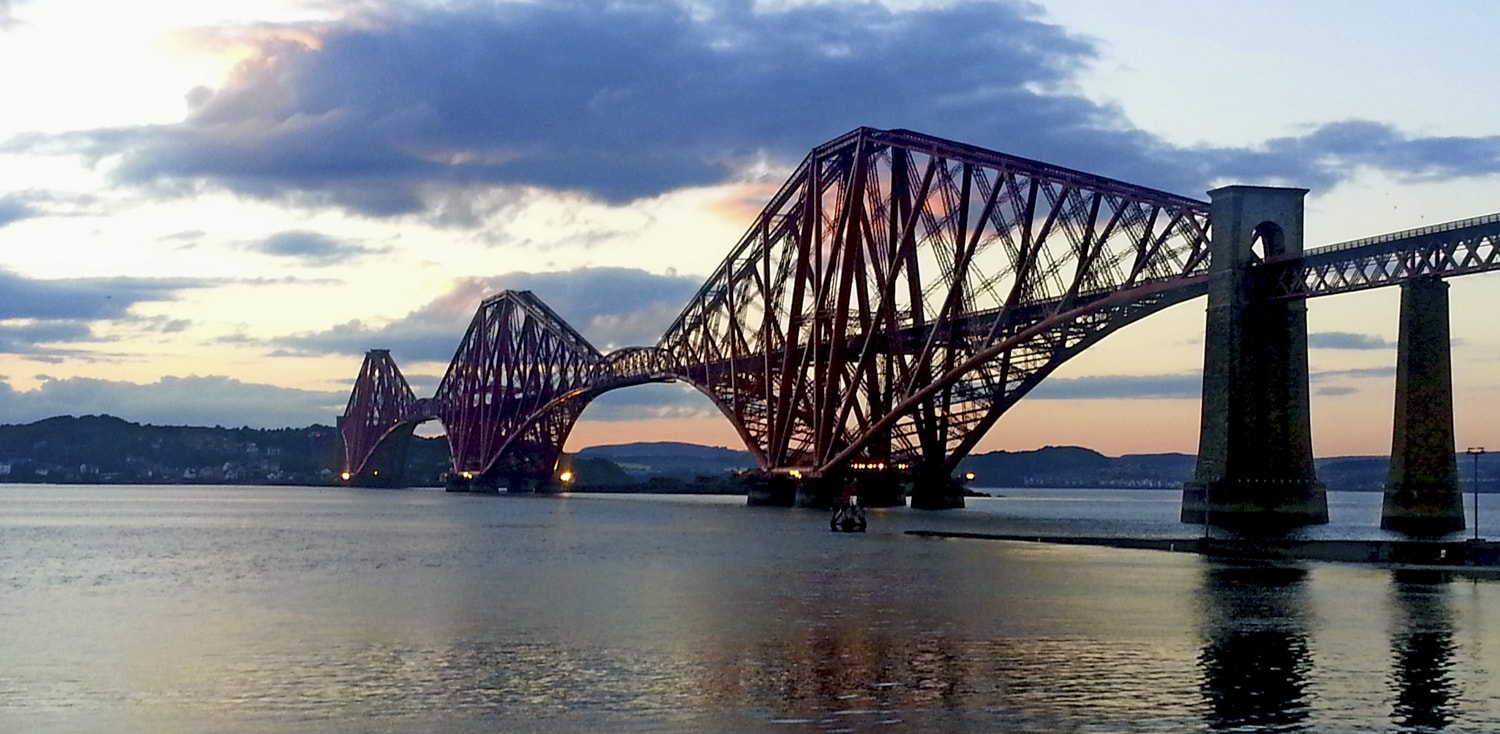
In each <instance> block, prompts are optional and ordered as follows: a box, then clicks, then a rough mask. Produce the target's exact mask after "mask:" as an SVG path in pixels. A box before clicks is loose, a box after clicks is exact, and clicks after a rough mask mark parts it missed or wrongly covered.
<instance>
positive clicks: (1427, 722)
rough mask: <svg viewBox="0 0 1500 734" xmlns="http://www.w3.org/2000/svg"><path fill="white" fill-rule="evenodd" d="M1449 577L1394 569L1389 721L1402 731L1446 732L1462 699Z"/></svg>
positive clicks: (1438, 573)
mask: <svg viewBox="0 0 1500 734" xmlns="http://www.w3.org/2000/svg"><path fill="white" fill-rule="evenodd" d="M1448 581H1449V579H1448V578H1447V576H1446V574H1444V573H1443V572H1437V571H1396V572H1395V573H1394V574H1393V578H1392V585H1391V596H1392V600H1393V604H1392V608H1393V611H1394V615H1395V620H1394V626H1393V630H1392V633H1391V665H1392V671H1391V686H1392V688H1394V691H1393V693H1394V695H1395V704H1394V706H1393V707H1392V709H1391V720H1392V721H1394V722H1395V723H1396V725H1397V727H1398V729H1397V730H1398V731H1403V732H1431V731H1440V730H1442V729H1446V728H1447V727H1448V725H1449V724H1451V723H1452V722H1453V719H1454V716H1455V714H1456V713H1457V712H1456V706H1455V700H1456V699H1457V698H1458V695H1457V691H1456V690H1455V685H1454V682H1453V677H1452V674H1451V673H1452V667H1453V653H1454V650H1455V648H1456V645H1455V644H1454V641H1453V615H1452V610H1451V609H1450V607H1449V600H1448Z"/></svg>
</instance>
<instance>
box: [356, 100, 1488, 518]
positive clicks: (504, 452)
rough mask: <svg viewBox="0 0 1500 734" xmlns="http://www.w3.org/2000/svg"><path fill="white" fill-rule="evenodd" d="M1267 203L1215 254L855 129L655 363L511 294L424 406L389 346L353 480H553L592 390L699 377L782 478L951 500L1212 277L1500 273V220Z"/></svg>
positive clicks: (1161, 225)
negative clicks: (1028, 405)
mask: <svg viewBox="0 0 1500 734" xmlns="http://www.w3.org/2000/svg"><path fill="white" fill-rule="evenodd" d="M1236 188H1237V189H1239V188H1243V189H1253V190H1255V191H1261V189H1259V188H1258V187H1236ZM1218 191H1220V192H1222V191H1225V190H1223V189H1221V190H1218ZM1264 191H1270V192H1272V193H1276V192H1281V193H1295V198H1296V201H1295V207H1294V209H1295V212H1292V213H1290V214H1289V213H1286V212H1282V211H1281V209H1277V208H1276V207H1272V211H1273V213H1272V214H1270V215H1264V213H1263V212H1260V213H1257V212H1251V213H1250V215H1251V216H1252V218H1258V217H1262V216H1266V217H1267V221H1266V222H1261V221H1259V219H1256V221H1249V220H1247V222H1246V223H1244V224H1243V225H1242V224H1241V223H1240V222H1238V221H1236V222H1235V223H1234V224H1233V226H1234V227H1235V228H1236V231H1238V229H1240V228H1241V227H1242V226H1243V228H1245V229H1246V231H1247V233H1248V234H1247V237H1246V241H1245V243H1244V244H1242V245H1235V246H1234V248H1235V249H1233V250H1232V251H1230V250H1226V251H1224V252H1220V250H1222V249H1223V248H1217V249H1216V247H1214V246H1211V244H1212V241H1213V237H1212V235H1213V232H1214V229H1213V225H1214V224H1218V223H1219V219H1220V215H1219V214H1218V213H1217V212H1218V208H1217V207H1218V206H1219V204H1218V200H1217V199H1216V200H1215V202H1214V203H1213V204H1211V203H1210V202H1204V201H1199V200H1195V199H1191V198H1187V197H1183V196H1178V195H1175V194H1171V193H1167V192H1163V191H1158V190H1154V189H1150V188H1145V187H1141V186H1136V185H1132V184H1128V183H1125V182H1121V181H1117V180H1114V179H1109V178H1105V177H1102V176H1097V175H1093V174H1089V173H1084V172H1081V171H1076V170H1070V169H1066V168H1062V167H1059V166H1054V165H1049V164H1046V163H1041V162H1038V161H1033V160H1027V159H1024V158H1018V157H1015V156H1010V155H1006V154H1003V153H999V152H995V151H992V150H986V149H982V148H978V147H974V146H971V145H965V144H962V143H957V142H953V141H948V140H943V139H939V138H935V137H932V136H928V135H923V134H920V133H916V132H911V131H906V130H875V129H870V128H860V129H856V130H854V131H851V132H849V133H847V134H845V135H843V136H841V137H839V138H837V139H834V140H832V141H829V142H827V143H825V144H823V145H820V146H818V147H817V148H815V149H814V150H812V152H811V153H809V154H808V156H807V157H806V158H805V159H804V160H803V161H802V163H801V165H800V166H799V167H798V168H797V169H796V171H795V172H794V173H793V174H792V176H791V177H790V178H789V179H788V180H787V181H786V183H785V184H784V185H783V186H782V187H781V189H780V190H779V191H778V192H777V193H776V194H775V196H773V197H772V198H771V200H770V202H769V203H768V204H767V205H766V207H765V209H764V210H763V211H762V212H761V213H760V215H759V216H758V217H757V218H756V219H755V221H754V222H753V223H752V224H751V225H750V227H749V229H748V230H747V231H746V233H745V234H744V236H743V237H742V238H741V239H740V241H739V242H738V243H737V244H736V245H735V246H734V247H733V248H732V249H731V250H730V252H729V255H728V256H727V257H726V258H725V259H724V261H723V263H722V264H721V265H720V266H719V267H718V269H717V270H715V271H714V273H713V274H712V275H710V276H709V278H708V280H707V282H705V283H704V284H703V286H702V287H701V288H700V289H699V290H698V292H697V294H696V295H695V296H694V297H693V298H692V300H691V301H690V302H689V303H688V304H687V305H686V307H685V308H684V309H683V311H682V313H681V314H680V315H679V316H678V317H677V319H676V320H675V321H674V322H673V323H672V324H671V326H669V327H668V328H667V330H666V332H665V333H664V334H663V335H662V337H661V339H660V340H659V341H658V342H657V344H656V345H655V346H654V347H638V348H631V349H625V350H621V351H618V352H615V353H612V354H608V355H605V354H601V353H600V352H599V351H598V350H596V349H595V348H594V347H593V346H592V345H590V344H589V343H588V341H587V340H585V339H584V338H583V337H582V336H581V335H579V334H578V333H577V332H576V331H575V330H574V329H572V328H571V327H570V326H568V324H567V323H566V322H565V321H564V320H563V319H562V318H560V317H559V316H558V315H557V314H556V313H554V312H552V311H551V309H549V308H547V306H546V305H545V304H543V303H542V302H541V300H539V299H538V298H537V297H536V296H534V295H533V294H531V293H529V292H526V291H507V292H503V293H500V294H499V295H496V296H493V297H491V298H489V299H487V300H486V301H484V302H483V303H482V304H481V305H480V307H479V310H478V313H476V315H475V316H474V319H473V322H472V323H471V324H470V326H469V329H468V332H467V333H466V334H465V335H464V338H463V340H462V341H461V342H460V344H459V347H458V349H457V351H456V353H455V354H454V357H453V360H452V362H451V364H450V365H449V368H448V372H447V375H446V376H445V377H444V378H443V381H442V383H441V385H440V386H439V388H438V390H437V393H436V395H434V396H433V397H432V398H430V399H417V398H416V397H415V396H414V395H413V394H412V392H411V389H410V388H409V387H408V386H407V385H406V382H405V380H404V379H403V378H402V377H401V375H400V372H399V370H398V369H397V368H396V365H395V363H394V362H393V361H392V360H391V358H390V355H389V353H388V352H385V351H380V350H376V351H372V352H370V353H369V354H368V355H367V356H366V359H365V364H364V367H363V368H362V369H361V372H360V376H359V378H358V379H357V380H356V382H355V386H354V390H353V393H352V395H351V396H350V399H349V405H348V408H347V410H346V412H345V414H344V416H343V417H342V418H341V430H342V432H343V435H344V439H345V447H346V449H345V450H346V469H347V471H346V474H347V477H348V478H349V480H350V481H355V482H374V483H378V482H379V479H378V478H377V477H378V475H377V474H376V472H378V471H381V468H382V467H387V469H386V471H387V472H388V473H389V472H390V471H391V470H390V469H389V467H391V466H392V464H391V463H390V462H389V459H390V457H392V456H396V454H398V453H399V450H396V449H392V448H389V447H388V444H389V445H390V446H394V445H397V444H399V443H400V441H398V440H396V439H401V438H403V437H405V436H408V435H409V434H410V431H411V429H412V427H414V426H415V425H416V424H417V423H419V422H422V421H425V420H430V419H434V418H436V419H438V420H440V421H441V422H442V424H443V426H444V427H445V428H446V431H447V435H448V440H449V444H450V447H451V449H452V467H451V476H452V477H454V478H455V479H456V480H465V481H479V482H481V483H488V484H491V485H493V484H496V483H501V482H507V483H513V482H514V481H515V480H516V478H518V477H532V478H544V477H546V476H548V475H550V473H551V471H552V470H553V467H554V465H555V463H556V461H557V459H558V457H559V455H560V452H561V448H562V446H563V444H564V442H565V441H566V438H567V435H568V432H569V430H570V429H571V427H572V425H573V423H574V422H575V421H576V420H577V418H578V416H579V415H580V413H581V412H582V410H583V408H584V407H585V406H586V405H587V404H588V403H589V401H591V400H592V399H593V398H594V397H596V396H598V395H599V394H601V393H603V392H606V391H608V390H612V389H617V388H621V387H626V386H630V385H636V384H641V383H645V382H660V381H684V382H687V383H688V384H691V385H693V386H694V387H695V388H697V389H698V390H699V391H701V392H702V393H703V394H705V395H707V396H708V397H709V398H710V399H711V400H712V401H713V403H714V404H715V405H716V406H717V407H718V408H719V410H720V411H721V412H722V413H723V415H724V416H725V417H726V418H727V419H728V420H729V421H730V423H731V424H733V426H734V427H735V429H736V430H737V431H738V432H739V435H740V436H741V437H742V438H743V439H744V442H745V445H746V447H747V448H748V449H749V451H750V453H751V454H752V455H753V456H754V458H755V460H756V462H757V463H758V464H759V466H760V468H761V469H762V470H763V471H764V472H766V473H767V475H770V476H782V477H787V478H792V477H795V478H797V479H798V480H800V481H802V482H811V483H814V484H815V483H816V482H818V481H819V480H820V478H825V477H834V476H838V475H841V474H843V473H844V472H847V471H849V470H850V469H851V468H859V469H868V468H878V469H880V470H881V471H879V472H877V473H876V474H873V475H870V476H866V477H865V478H864V479H865V480H867V481H870V482H876V481H877V480H876V479H875V478H874V477H876V476H878V477H883V478H884V479H882V480H879V481H893V480H892V478H893V477H894V478H895V479H894V480H899V481H906V482H910V483H911V485H912V502H913V506H929V507H937V506H948V505H951V504H953V503H954V487H953V486H952V482H951V480H950V479H949V477H950V475H951V474H952V472H953V471H954V470H955V469H956V467H957V465H958V462H959V461H960V460H961V459H963V457H964V456H966V455H967V454H968V453H969V452H970V451H972V450H973V448H974V446H975V444H976V443H977V442H978V441H979V440H980V438H981V437H982V436H983V435H984V433H985V431H987V430H988V429H989V428H990V427H991V426H993V425H994V424H995V422H996V421H997V420H999V419H1000V417H1001V416H1002V415H1004V413H1005V412H1006V411H1007V410H1008V409H1009V408H1010V407H1011V406H1012V405H1014V404H1015V403H1016V401H1018V400H1020V399H1021V398H1022V397H1023V396H1024V395H1026V394H1027V392H1029V391H1030V390H1031V389H1032V388H1034V387H1036V385H1037V384H1038V383H1040V382H1041V381H1042V380H1043V379H1045V378H1046V377H1047V376H1048V375H1049V374H1051V373H1052V372H1053V371H1054V370H1055V369H1057V368H1058V367H1059V366H1060V365H1062V364H1063V363H1064V362H1066V361H1067V360H1068V359H1070V358H1071V357H1073V356H1074V355H1077V354H1078V353H1079V352H1081V351H1083V350H1084V349H1087V348H1088V347H1089V346H1091V345H1093V344H1094V343H1096V342H1097V341H1099V340H1100V339H1102V338H1104V337H1105V336H1107V335H1109V334H1111V333H1113V332H1115V331H1116V330H1118V329H1120V328H1121V327H1123V326H1125V325H1127V324H1130V323H1133V322H1135V321H1137V320H1139V319H1142V318H1144V317H1146V316H1149V315H1151V314H1154V313H1156V312H1158V311H1161V310H1163V309H1165V308H1168V307H1170V306H1172V305H1175V304H1178V303H1182V302H1183V301H1186V300H1189V299H1193V298H1197V297H1199V296H1203V295H1205V294H1207V293H1208V292H1209V291H1210V284H1211V282H1213V280H1214V278H1215V277H1218V278H1219V279H1220V280H1224V279H1225V278H1228V277H1234V278H1239V280H1237V281H1236V282H1241V283H1242V286H1241V287H1238V289H1239V290H1245V289H1247V288H1253V290H1254V292H1255V298H1256V299H1257V300H1258V301H1267V302H1270V301H1284V302H1295V303H1297V304H1301V302H1302V299H1306V298H1308V297H1312V296H1319V295H1325V294H1331V293H1338V292H1345V291H1349V290H1356V289H1363V288H1372V287H1379V286H1386V285H1394V284H1399V283H1402V282H1404V281H1408V280H1412V279H1418V278H1432V277H1435V276H1449V275H1458V274H1464V273H1470V272H1479V271H1485V270H1492V269H1496V268H1500V247H1497V237H1500V215H1497V216H1490V217H1484V218H1479V219H1474V220H1467V221H1464V222H1455V223H1451V224H1447V225H1440V226H1436V227H1428V228H1424V229H1422V230H1414V231H1409V232H1401V233H1395V234H1392V235H1387V236H1383V237H1376V238H1370V239H1368V240H1362V241H1359V242H1353V243H1347V244H1345V245H1337V246H1333V247H1329V248H1320V249H1318V250H1313V251H1307V252H1305V253H1304V252H1303V251H1302V248H1301V240H1300V238H1301V232H1300V228H1301V208H1300V207H1301V203H1300V202H1301V199H1300V197H1301V194H1303V193H1305V191H1303V190H1300V189H1276V190H1270V189H1266V190H1264ZM1211 193H1214V192H1211ZM1252 193H1253V192H1252ZM1252 198H1253V197H1252ZM1282 198H1283V199H1285V198H1286V197H1284V196H1283V197H1282ZM1262 208H1264V207H1262ZM1282 208H1283V209H1284V208H1285V207H1282ZM1235 212H1237V213H1236V214H1235V216H1239V215H1240V214H1244V212H1243V211H1241V210H1239V209H1236V210H1235ZM1283 219H1284V220H1285V221H1282V220H1283ZM1211 220H1212V221H1211ZM1262 225H1264V226H1262ZM1223 226H1224V225H1223V224H1221V225H1220V227H1221V229H1222V228H1223ZM1289 234H1290V235H1291V237H1290V238H1289V237H1288V235H1289ZM1221 239H1223V240H1225V241H1226V242H1228V241H1229V239H1230V238H1228V237H1223V238H1221ZM1228 246H1229V245H1225V246H1224V247H1228ZM1226 253H1227V254H1226ZM1221 271H1222V272H1228V273H1231V275H1218V276H1216V275H1215V273H1220V272H1221ZM1252 283H1253V284H1255V285H1250V284H1252ZM1231 290H1233V289H1231ZM1211 308H1212V304H1211ZM1211 328H1212V327H1211ZM1304 329H1305V323H1304ZM1303 340H1304V342H1305V332H1304V335H1303ZM1304 349H1305V346H1304ZM1303 369H1304V371H1305V365H1304V366H1303ZM1303 380H1304V390H1305V377H1304V378H1303ZM1206 389H1207V388H1206ZM1206 402H1207V401H1206ZM1205 425H1207V417H1205ZM1207 430H1208V429H1207V428H1205V431H1207ZM382 457H385V458H384V460H383V459H382ZM395 466H399V464H395ZM1201 473H1202V467H1201V466H1200V474H1201ZM861 491H862V493H863V492H864V491H865V490H863V489H862V490H861Z"/></svg>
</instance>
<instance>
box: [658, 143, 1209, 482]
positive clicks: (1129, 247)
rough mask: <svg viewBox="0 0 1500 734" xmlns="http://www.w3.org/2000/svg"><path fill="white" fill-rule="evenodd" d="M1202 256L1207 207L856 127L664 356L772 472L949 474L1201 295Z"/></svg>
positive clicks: (794, 190) (688, 316)
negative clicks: (1049, 384)
mask: <svg viewBox="0 0 1500 734" xmlns="http://www.w3.org/2000/svg"><path fill="white" fill-rule="evenodd" d="M1207 244H1208V205H1207V204H1206V203H1205V202H1200V201H1195V200H1192V199H1187V198H1184V197H1180V196H1176V195H1173V194H1168V193H1165V192H1161V191H1156V190H1153V189H1147V188H1143V187H1138V186H1132V185H1130V184H1126V183H1123V182H1120V181H1115V180H1112V179H1107V178H1103V177H1099V176H1094V175H1091V174H1087V173H1083V172H1079V171H1071V170H1068V169H1064V168H1060V167H1057V166H1052V165H1048V164H1044V163H1039V162H1036V161H1030V160H1026V159H1022V158H1016V157H1013V156H1007V155H1004V154H1001V153H996V152H994V151H988V150H983V149H980V148H975V147H973V146H967V145H963V144H960V143H954V142H951V141H945V140H941V139H938V138H933V137H929V136H925V135H921V134H918V133H913V132H909V131H903V130H892V131H882V130H872V129H868V128H861V129H858V130H855V131H853V132H851V133H849V134H847V135H845V136H843V137H840V138H838V139H837V140H834V141H832V142H830V143H828V144H825V145H823V146H820V147H818V148H817V149H815V150H813V151H812V153H811V154H809V155H808V157H807V158H806V159H805V160H804V161H803V163H802V165H801V166H800V167H799V168H798V169H797V171H796V173H795V174H794V175H793V176H792V178H791V179H790V180H789V181H788V182H787V183H786V184H785V185H784V186H783V187H782V189H781V190H780V191H779V192H778V193H777V194H776V196H775V197H774V198H773V199H772V200H771V202H770V204H769V205H768V206H767V207H766V208H765V210H764V211H763V212H762V213H761V215H760V216H759V217H758V218H757V219H756V221H755V222H754V224H753V225H752V226H751V227H750V229H749V231H748V232H747V233H746V234H745V235H744V237H743V238H742V239H741V240H740V242H739V244H738V245H737V246H736V247H735V248H734V249H733V250H732V251H731V252H730V254H729V256H728V258H726V259H725V260H724V262H723V264H722V265H720V267H719V268H718V270H717V271H715V272H714V273H713V275H711V276H710V277H709V279H708V282H707V283H705V284H704V286H703V287H702V289H700V290H699V292H698V294H697V295H696V296H695V297H694V299H693V301H692V302H691V303H690V304H688V306H687V308H686V309H685V310H684V311H683V312H682V314H681V315H680V316H679V317H678V318H677V320H676V322H675V323H673V324H672V326H671V327H670V328H669V329H668V330H667V332H666V334H665V335H664V336H663V337H662V339H661V341H660V342H658V346H659V347H660V348H662V349H663V350H666V351H668V352H670V353H671V354H672V355H673V356H674V358H675V360H676V361H677V363H678V364H679V365H681V367H680V369H681V372H680V374H681V376H682V378H684V379H686V380H688V381H690V382H692V383H693V384H694V385H695V386H697V387H698V388H699V389H700V390H702V391H703V392H704V393H705V394H707V395H708V396H709V397H710V398H712V399H713V400H714V402H715V403H716V404H717V405H718V406H719V408H720V410H721V411H722V412H723V413H724V414H725V415H726V416H728V417H729V419H730V420H731V421H732V422H733V423H734V424H735V426H736V427H737V428H738V429H739V431H740V433H741V435H742V436H743V438H744V439H745V442H746V444H747V445H748V446H749V447H750V449H751V451H752V453H754V454H755V457H756V459H757V461H759V462H760V464H761V466H762V467H763V468H766V469H776V468H788V467H796V468H800V469H802V470H804V471H806V472H812V473H819V472H826V471H830V470H832V469H834V468H835V467H837V466H840V465H842V464H843V463H845V462H848V461H849V460H851V459H855V458H859V459H861V460H864V461H873V462H896V463H907V462H909V463H912V464H915V465H918V466H921V467H925V469H926V470H927V471H930V472H933V473H937V472H941V471H944V470H946V469H947V468H950V467H951V466H952V465H954V464H956V462H957V461H958V460H959V459H961V458H962V457H963V456H964V455H966V454H967V453H968V452H969V451H970V450H971V449H972V448H973V446H974V443H975V442H976V441H977V440H978V439H979V437H980V436H981V435H983V433H984V431H985V430H987V429H988V428H989V427H990V426H991V425H993V423H994V422H995V421H996V420H997V419H998V418H999V417H1000V414H1001V413H1003V412H1004V411H1005V410H1006V409H1007V408H1008V407H1009V406H1010V405H1012V404H1014V402H1015V401H1016V400H1017V399H1018V398H1019V397H1020V396H1021V395H1024V394H1025V393H1026V392H1027V391H1028V390H1030V389H1031V388H1032V387H1034V386H1035V385H1036V384H1037V383H1038V382H1039V381H1040V380H1041V378H1042V377H1044V376H1046V375H1047V374H1049V373H1051V372H1052V370H1054V369H1055V368H1056V367H1057V366H1058V365H1060V364H1061V363H1062V362H1063V361H1065V360H1067V359H1068V358H1070V357H1072V356H1073V355H1075V354H1077V353H1078V352H1079V351H1081V350H1082V349H1083V348H1084V347H1086V346H1088V345H1089V344H1092V343H1094V342H1096V341H1097V340H1098V339H1099V338H1102V337H1103V336H1104V335H1106V334H1108V333H1111V332H1113V331H1114V330H1116V329H1118V328H1119V327H1120V326H1123V325H1124V324H1126V323H1130V322H1132V321H1134V320H1136V319H1139V318H1141V317H1143V316H1145V315H1147V314H1149V313H1154V312H1156V311H1158V310H1160V309H1162V308H1165V307H1166V306H1168V305H1171V304H1173V303H1177V302H1180V301H1181V300H1184V299H1185V298H1188V297H1191V296H1192V295H1201V293H1202V292H1203V291H1202V290H1201V288H1198V287H1195V286H1191V285H1189V284H1188V283H1186V282H1185V279H1192V280H1195V281H1196V280H1197V279H1198V276H1200V275H1201V274H1202V273H1204V272H1206V270H1207V265H1208V248H1207ZM1179 282H1180V283H1181V284H1182V285H1183V286H1184V287H1183V288H1181V289H1177V290H1173V289H1172V288H1164V287H1154V288H1153V287H1149V286H1153V285H1154V284H1165V283H1179ZM1122 293H1125V294H1130V293H1138V294H1139V296H1140V297H1139V298H1137V299H1130V298H1121V297H1119V294H1122ZM1091 304H1093V305H1094V307H1092V308H1091V307H1090V305H1091ZM997 345H1003V348H1000V349H996V346H997ZM981 357H982V358H981ZM960 368H961V369H960Z"/></svg>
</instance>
